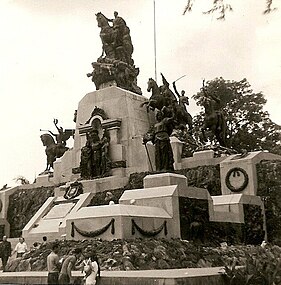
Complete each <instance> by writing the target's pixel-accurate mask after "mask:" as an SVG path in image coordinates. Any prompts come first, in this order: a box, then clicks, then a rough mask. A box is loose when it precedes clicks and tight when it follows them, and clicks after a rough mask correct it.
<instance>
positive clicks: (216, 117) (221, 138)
mask: <svg viewBox="0 0 281 285" xmlns="http://www.w3.org/2000/svg"><path fill="white" fill-rule="evenodd" d="M213 103H214V102H213V100H212V99H210V98H208V97H204V98H203V100H202V104H203V107H204V108H205V118H204V126H203V127H202V129H201V131H202V135H203V139H204V141H207V138H206V135H205V131H206V130H207V129H209V130H210V131H211V132H212V133H213V134H214V135H215V137H216V139H217V141H218V142H219V144H220V145H221V146H224V147H225V146H226V121H225V117H224V115H223V113H222V112H221V111H218V110H215V109H214V104H213Z"/></svg>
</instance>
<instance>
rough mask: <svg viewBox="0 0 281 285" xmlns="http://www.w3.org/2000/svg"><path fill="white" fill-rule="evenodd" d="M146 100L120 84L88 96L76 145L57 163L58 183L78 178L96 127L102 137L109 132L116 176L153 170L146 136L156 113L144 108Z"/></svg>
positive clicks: (80, 115)
mask: <svg viewBox="0 0 281 285" xmlns="http://www.w3.org/2000/svg"><path fill="white" fill-rule="evenodd" d="M145 101H147V98H145V97H143V96H140V95H136V94H134V93H132V92H129V91H127V90H123V89H121V88H119V87H116V86H111V87H108V88H105V89H101V90H98V91H94V92H92V93H89V94H87V95H86V96H84V97H83V98H82V100H81V101H80V102H79V105H78V109H77V119H76V129H75V138H74V147H73V149H72V150H70V151H68V152H66V154H65V155H64V156H63V157H62V158H61V159H60V160H59V161H57V162H56V163H55V174H54V177H55V182H56V183H62V182H67V181H70V180H72V181H73V180H75V179H76V178H77V174H76V175H75V174H73V173H77V170H78V168H79V166H80V158H81V148H82V147H83V146H84V145H85V143H86V133H87V132H88V131H89V130H91V129H93V128H95V129H97V130H98V131H99V136H100V137H102V135H103V132H104V131H105V130H107V132H108V133H109V137H110V143H109V158H110V160H111V162H112V175H113V176H119V177H120V176H121V177H124V176H127V177H128V176H129V175H130V174H131V173H134V172H142V171H148V170H150V169H151V166H150V163H149V160H148V157H147V153H146V150H145V147H144V145H143V144H142V137H143V135H144V134H145V133H146V132H147V131H148V129H149V128H150V125H151V124H154V122H155V118H154V113H153V112H150V113H147V111H146V108H145V107H141V104H142V103H143V102H145ZM152 155H153V154H151V156H152ZM153 156H154V155H153ZM41 179H42V178H41Z"/></svg>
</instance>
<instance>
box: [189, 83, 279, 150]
mask: <svg viewBox="0 0 281 285" xmlns="http://www.w3.org/2000/svg"><path fill="white" fill-rule="evenodd" d="M205 88H206V91H207V92H208V93H213V94H215V95H216V96H218V97H219V98H220V100H221V106H222V110H223V113H224V115H225V118H226V121H227V146H228V147H230V148H233V149H235V150H237V151H238V152H241V151H243V150H247V151H255V150H268V151H270V152H273V153H278V154H281V147H280V133H281V127H280V126H279V125H277V124H275V123H274V122H272V120H271V119H270V118H269V114H268V112H266V111H264V110H263V107H264V105H265V103H266V99H265V98H264V95H263V94H262V93H261V92H259V93H254V92H253V90H252V89H251V86H250V84H249V82H248V81H247V79H245V78H244V79H242V80H241V81H238V82H237V81H229V80H224V79H223V78H216V79H214V80H212V81H208V82H207V84H205ZM203 95H204V94H203V91H202V89H201V90H200V92H198V93H197V94H195V95H193V98H194V99H195V100H196V101H197V103H196V104H197V105H199V106H202V100H203ZM203 120H204V111H203V110H202V111H201V112H200V113H199V115H197V116H195V117H194V126H195V131H194V133H195V137H196V138H198V139H199V138H200V127H201V126H202V125H203Z"/></svg>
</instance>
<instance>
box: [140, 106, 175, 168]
mask: <svg viewBox="0 0 281 285" xmlns="http://www.w3.org/2000/svg"><path fill="white" fill-rule="evenodd" d="M156 120H157V123H156V124H155V125H154V128H153V130H151V131H149V132H147V133H146V134H145V135H144V137H143V143H144V144H146V143H147V142H148V141H152V143H153V144H154V145H155V164H156V171H174V165H173V163H174V158H173V151H172V147H171V143H170V135H171V133H172V131H173V120H174V119H173V117H167V116H165V107H164V110H162V111H158V112H157V113H156Z"/></svg>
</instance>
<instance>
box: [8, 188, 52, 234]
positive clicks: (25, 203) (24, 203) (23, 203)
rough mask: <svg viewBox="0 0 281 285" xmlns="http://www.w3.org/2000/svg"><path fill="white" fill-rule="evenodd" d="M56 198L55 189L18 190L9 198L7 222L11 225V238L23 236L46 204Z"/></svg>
mask: <svg viewBox="0 0 281 285" xmlns="http://www.w3.org/2000/svg"><path fill="white" fill-rule="evenodd" d="M51 196H54V187H53V186H50V187H40V188H33V189H20V188H19V189H18V190H16V192H14V193H13V194H12V195H10V197H9V206H8V211H7V220H8V222H9V223H10V237H13V238H14V237H19V236H21V233H22V229H23V228H24V226H25V225H26V224H27V223H28V222H29V220H30V219H31V218H32V217H33V215H34V214H35V213H36V212H37V211H38V210H39V208H40V207H41V206H42V205H43V204H44V202H45V201H46V200H47V199H48V198H49V197H51Z"/></svg>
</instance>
